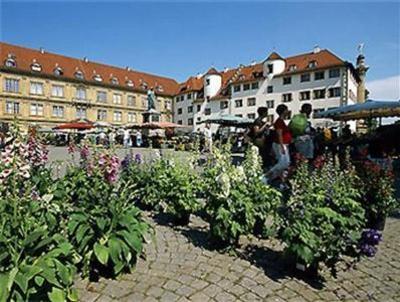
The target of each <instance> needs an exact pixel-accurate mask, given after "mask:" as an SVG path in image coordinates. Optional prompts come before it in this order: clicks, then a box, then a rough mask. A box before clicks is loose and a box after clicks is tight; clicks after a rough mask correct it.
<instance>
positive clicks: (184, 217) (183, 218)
mask: <svg viewBox="0 0 400 302" xmlns="http://www.w3.org/2000/svg"><path fill="white" fill-rule="evenodd" d="M189 221H190V213H188V212H184V213H181V215H179V216H176V217H175V219H174V223H175V224H176V225H181V226H183V225H188V224H189Z"/></svg>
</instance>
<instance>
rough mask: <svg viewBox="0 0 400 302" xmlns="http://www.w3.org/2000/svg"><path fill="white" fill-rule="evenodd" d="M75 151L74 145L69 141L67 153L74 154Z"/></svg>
mask: <svg viewBox="0 0 400 302" xmlns="http://www.w3.org/2000/svg"><path fill="white" fill-rule="evenodd" d="M75 149H76V147H75V144H74V143H73V142H72V141H71V142H70V143H69V144H68V153H69V154H74V152H75Z"/></svg>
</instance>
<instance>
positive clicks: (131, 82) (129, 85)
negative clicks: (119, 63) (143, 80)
mask: <svg viewBox="0 0 400 302" xmlns="http://www.w3.org/2000/svg"><path fill="white" fill-rule="evenodd" d="M126 86H128V87H133V86H135V85H134V84H133V81H132V80H127V81H126Z"/></svg>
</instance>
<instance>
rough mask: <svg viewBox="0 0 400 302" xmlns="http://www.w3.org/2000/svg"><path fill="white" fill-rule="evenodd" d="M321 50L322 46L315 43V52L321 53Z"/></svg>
mask: <svg viewBox="0 0 400 302" xmlns="http://www.w3.org/2000/svg"><path fill="white" fill-rule="evenodd" d="M320 51H321V48H320V47H319V46H318V45H315V46H314V48H313V53H319V52H320Z"/></svg>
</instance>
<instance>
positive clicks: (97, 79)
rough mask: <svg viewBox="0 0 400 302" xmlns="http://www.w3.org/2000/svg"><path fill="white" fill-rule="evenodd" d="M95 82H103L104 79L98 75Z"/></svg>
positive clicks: (95, 76)
mask: <svg viewBox="0 0 400 302" xmlns="http://www.w3.org/2000/svg"><path fill="white" fill-rule="evenodd" d="M93 80H95V81H96V82H102V81H103V78H102V77H101V76H100V75H99V74H96V75H94V77H93Z"/></svg>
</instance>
